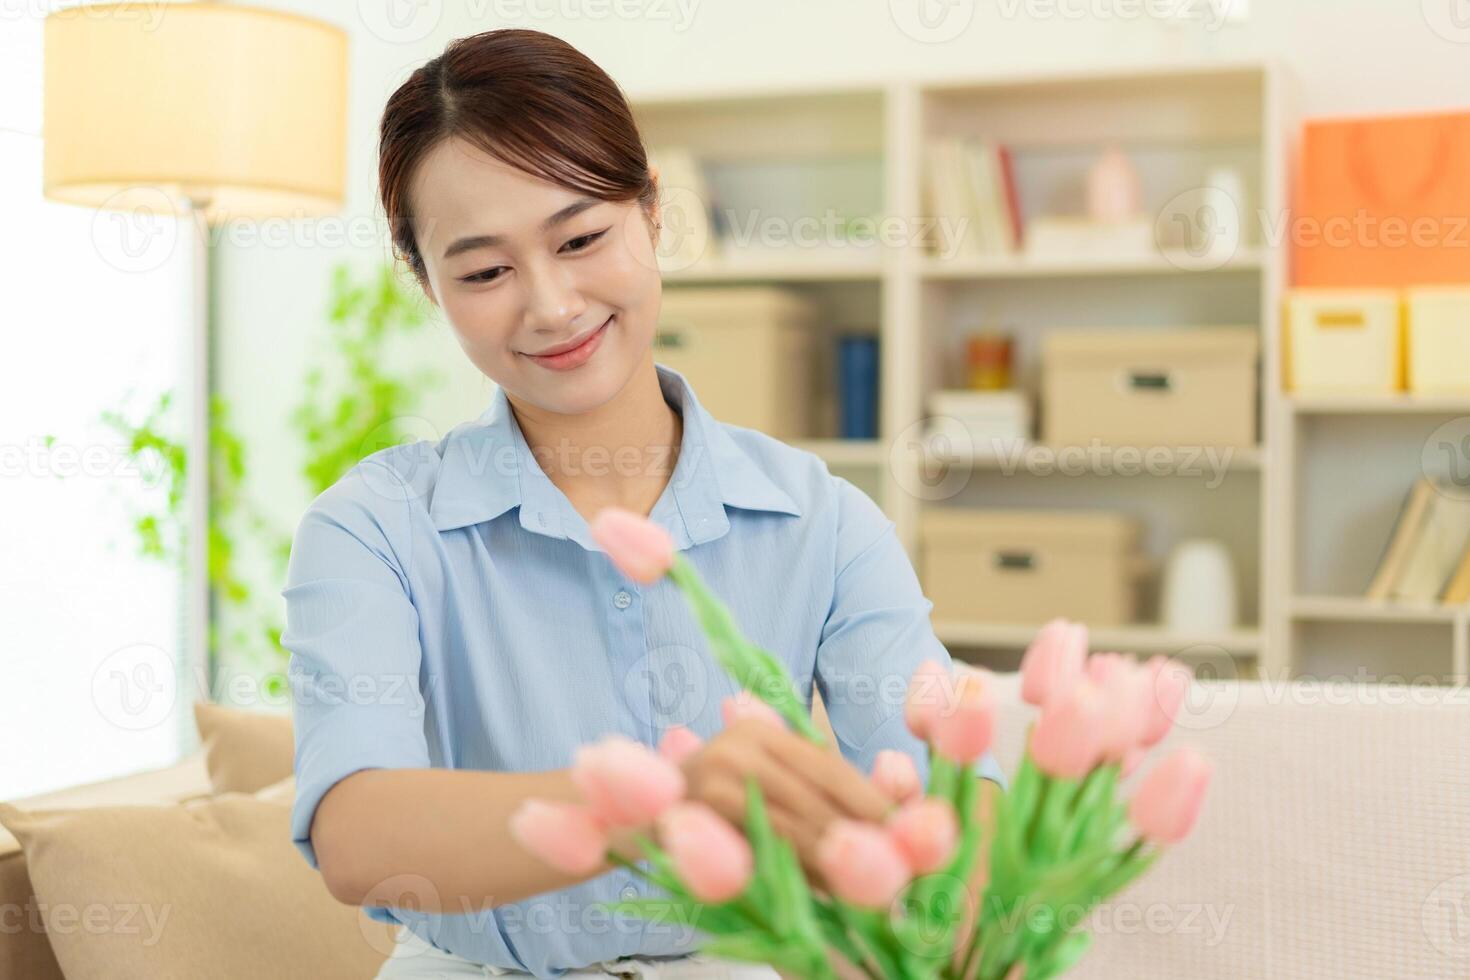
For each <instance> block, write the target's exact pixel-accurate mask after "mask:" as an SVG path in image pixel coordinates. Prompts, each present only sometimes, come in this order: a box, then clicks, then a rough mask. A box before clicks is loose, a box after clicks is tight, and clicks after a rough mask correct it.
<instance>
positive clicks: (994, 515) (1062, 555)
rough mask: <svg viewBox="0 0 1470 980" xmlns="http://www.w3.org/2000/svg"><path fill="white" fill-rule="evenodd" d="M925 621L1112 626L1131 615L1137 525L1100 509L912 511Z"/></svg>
mask: <svg viewBox="0 0 1470 980" xmlns="http://www.w3.org/2000/svg"><path fill="white" fill-rule="evenodd" d="M919 526H920V537H921V540H922V550H921V555H922V558H921V564H922V576H923V583H924V594H925V595H926V596H928V597H929V599H930V601H931V602H933V603H934V609H933V611H932V613H931V615H932V616H933V618H934V619H935V620H949V621H960V622H991V623H1026V624H1041V623H1044V622H1046V621H1047V620H1049V619H1051V618H1053V617H1055V616H1065V617H1067V618H1069V619H1077V620H1082V621H1085V622H1087V623H1089V624H1091V625H1094V626H1119V625H1123V624H1125V623H1130V622H1132V621H1133V620H1134V618H1135V617H1136V615H1137V609H1138V606H1137V592H1138V590H1137V588H1136V579H1137V577H1138V575H1139V574H1140V573H1141V572H1142V571H1143V569H1144V568H1146V565H1145V563H1144V560H1143V558H1142V556H1141V555H1140V554H1139V552H1138V545H1139V539H1140V533H1141V527H1140V525H1139V523H1138V521H1136V520H1135V519H1133V518H1130V517H1127V516H1126V515H1122V514H1115V513H1110V512H1105V511H1031V510H975V509H966V508H959V507H939V508H931V509H929V510H926V511H925V512H924V513H923V514H922V516H921V518H920V525H919Z"/></svg>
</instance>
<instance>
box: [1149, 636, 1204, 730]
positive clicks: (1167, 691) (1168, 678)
mask: <svg viewBox="0 0 1470 980" xmlns="http://www.w3.org/2000/svg"><path fill="white" fill-rule="evenodd" d="M1144 667H1145V669H1146V670H1147V671H1148V675H1149V686H1150V688H1151V689H1152V691H1153V697H1152V699H1150V711H1149V719H1148V724H1147V725H1146V726H1145V727H1144V730H1143V740H1142V741H1143V745H1144V747H1145V748H1152V747H1153V746H1155V745H1157V744H1158V743H1159V742H1161V741H1163V738H1164V736H1165V735H1167V734H1169V729H1171V728H1173V727H1174V719H1175V718H1177V717H1179V709H1180V708H1181V707H1183V705H1184V698H1185V696H1186V695H1187V694H1188V693H1189V684H1190V681H1191V680H1192V679H1193V678H1192V675H1191V674H1190V672H1189V669H1188V668H1187V667H1185V666H1183V665H1182V664H1179V663H1176V662H1175V661H1173V660H1170V659H1169V658H1168V657H1165V656H1164V655H1163V654H1159V655H1157V656H1154V657H1151V658H1150V659H1149V661H1148V663H1147V664H1145V665H1144Z"/></svg>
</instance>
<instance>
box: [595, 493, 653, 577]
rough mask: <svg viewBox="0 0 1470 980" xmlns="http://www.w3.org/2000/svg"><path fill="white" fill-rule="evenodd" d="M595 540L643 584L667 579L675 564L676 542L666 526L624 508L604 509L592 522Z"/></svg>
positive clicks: (611, 557)
mask: <svg viewBox="0 0 1470 980" xmlns="http://www.w3.org/2000/svg"><path fill="white" fill-rule="evenodd" d="M591 531H592V540H594V541H596V542H597V543H598V544H600V545H602V548H603V550H604V551H606V552H607V556H608V558H610V559H612V563H613V564H614V565H616V566H617V567H618V570H619V571H621V572H622V573H623V574H624V575H626V576H628V577H629V578H630V579H632V580H633V581H635V582H639V583H642V584H643V585H651V584H652V583H654V582H657V581H658V580H659V579H661V578H663V577H664V575H665V574H667V573H668V570H669V569H670V568H671V567H673V564H674V541H673V539H672V538H671V537H669V532H668V531H665V530H664V529H663V528H662V527H660V526H659V525H657V524H655V523H654V522H653V521H650V520H649V519H648V518H646V517H642V516H640V515H638V514H635V513H633V512H632V511H631V510H624V509H623V508H621V507H604V508H602V509H601V510H599V511H598V512H597V516H596V517H594V518H593V519H592V526H591Z"/></svg>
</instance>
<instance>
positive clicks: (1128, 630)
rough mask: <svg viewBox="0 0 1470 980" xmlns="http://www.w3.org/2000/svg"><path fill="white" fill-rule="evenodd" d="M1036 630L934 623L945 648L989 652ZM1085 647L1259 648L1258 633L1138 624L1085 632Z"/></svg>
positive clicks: (1176, 652)
mask: <svg viewBox="0 0 1470 980" xmlns="http://www.w3.org/2000/svg"><path fill="white" fill-rule="evenodd" d="M1039 629H1041V627H1040V625H1036V626H1029V625H1025V624H1019V623H960V622H946V621H939V622H935V623H934V633H935V635H936V636H938V637H939V640H940V642H941V643H943V644H944V645H945V646H955V647H970V648H975V649H992V650H994V649H1021V648H1024V647H1025V646H1026V645H1027V644H1029V643H1030V642H1031V640H1032V639H1033V638H1034V637H1035V636H1036V632H1037V630H1039ZM1088 645H1089V646H1090V647H1091V648H1092V649H1094V650H1119V651H1124V652H1130V653H1167V654H1170V655H1172V656H1177V657H1180V658H1181V659H1183V660H1188V659H1189V658H1190V649H1191V648H1197V647H1212V648H1214V649H1212V650H1201V651H1198V653H1199V654H1200V655H1208V654H1212V653H1217V652H1219V651H1222V650H1223V651H1224V652H1226V653H1230V654H1234V655H1236V656H1251V657H1254V656H1255V655H1256V654H1258V653H1259V652H1260V649H1261V634H1260V632H1259V631H1258V630H1255V629H1236V630H1230V631H1229V632H1226V633H1179V632H1174V631H1172V630H1167V629H1164V628H1163V627H1161V626H1154V625H1149V624H1144V623H1141V624H1137V625H1132V626H1115V627H1098V628H1095V629H1089V631H1088Z"/></svg>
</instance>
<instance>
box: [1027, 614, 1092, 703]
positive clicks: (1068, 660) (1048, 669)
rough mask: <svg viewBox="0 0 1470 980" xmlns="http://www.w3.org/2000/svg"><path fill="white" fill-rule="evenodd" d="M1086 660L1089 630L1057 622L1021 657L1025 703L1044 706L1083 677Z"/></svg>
mask: <svg viewBox="0 0 1470 980" xmlns="http://www.w3.org/2000/svg"><path fill="white" fill-rule="evenodd" d="M1086 658H1087V627H1086V626H1085V625H1083V624H1082V623H1073V622H1069V621H1068V620H1065V619H1053V620H1052V621H1051V622H1049V623H1047V624H1046V625H1045V626H1043V627H1042V628H1041V630H1040V631H1039V632H1038V633H1037V634H1036V638H1035V639H1034V640H1032V641H1031V645H1030V646H1028V647H1027V648H1026V653H1025V654H1024V655H1023V656H1022V657H1021V700H1023V701H1025V702H1026V703H1027V704H1034V705H1036V706H1037V707H1038V708H1040V707H1042V706H1044V705H1045V704H1046V702H1047V701H1049V700H1051V699H1052V698H1053V697H1055V696H1056V695H1058V694H1061V693H1062V692H1063V691H1064V690H1065V689H1066V688H1067V687H1068V686H1069V685H1071V684H1072V683H1073V682H1074V681H1076V680H1077V679H1078V678H1080V677H1081V676H1082V667H1083V663H1084V661H1085V660H1086Z"/></svg>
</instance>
